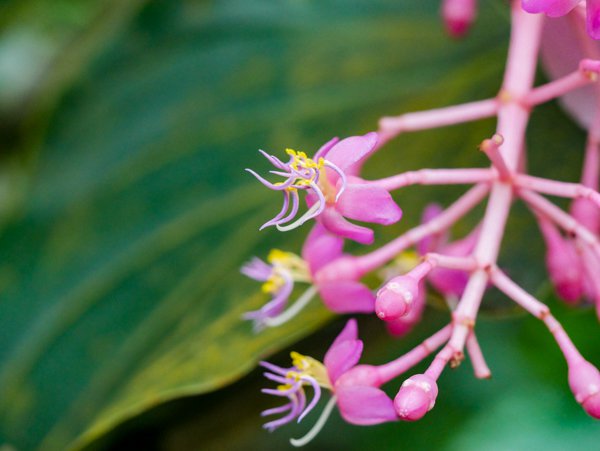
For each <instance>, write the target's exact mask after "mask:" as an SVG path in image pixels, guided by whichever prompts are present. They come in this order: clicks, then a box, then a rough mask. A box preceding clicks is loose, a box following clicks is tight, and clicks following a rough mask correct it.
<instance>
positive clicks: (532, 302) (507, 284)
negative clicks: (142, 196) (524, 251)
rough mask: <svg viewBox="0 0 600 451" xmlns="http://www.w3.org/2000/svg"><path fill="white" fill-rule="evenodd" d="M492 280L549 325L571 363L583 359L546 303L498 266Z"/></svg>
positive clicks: (493, 272) (492, 273)
mask: <svg viewBox="0 0 600 451" xmlns="http://www.w3.org/2000/svg"><path fill="white" fill-rule="evenodd" d="M491 280H492V282H493V284H494V285H495V286H496V287H497V288H498V289H499V290H500V291H502V292H503V293H504V294H506V295H507V296H508V297H509V298H511V299H512V300H513V301H515V302H516V303H517V304H519V305H520V306H521V307H523V308H524V309H525V310H527V311H528V312H529V313H531V314H532V315H534V316H536V317H537V318H539V319H541V320H542V321H543V322H544V324H546V326H547V327H548V329H549V330H550V332H551V333H552V335H553V336H554V338H555V340H556V342H557V343H558V346H559V347H560V349H561V351H562V352H563V354H564V355H565V358H566V359H567V362H568V363H569V365H571V364H574V363H575V362H577V361H578V360H583V357H582V356H581V354H580V353H579V351H578V350H577V348H576V347H575V345H574V344H573V342H572V341H571V339H570V338H569V336H568V335H567V333H566V332H565V330H564V329H563V328H562V326H561V325H560V323H559V322H558V321H556V319H555V318H554V317H553V316H552V315H551V314H550V310H549V309H548V307H547V306H546V305H544V304H543V303H541V302H540V301H538V300H537V299H535V298H534V297H533V296H531V295H530V294H529V293H527V292H526V291H525V290H524V289H523V288H521V287H519V286H518V285H517V284H516V283H514V282H513V281H512V280H510V279H509V278H508V277H507V276H506V275H505V274H504V273H502V271H500V270H499V269H498V268H493V269H492V270H491Z"/></svg>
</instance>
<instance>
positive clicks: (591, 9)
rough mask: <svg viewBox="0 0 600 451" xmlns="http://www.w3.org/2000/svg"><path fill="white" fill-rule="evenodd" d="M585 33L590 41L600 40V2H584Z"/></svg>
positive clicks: (595, 0) (589, 0) (592, 0)
mask: <svg viewBox="0 0 600 451" xmlns="http://www.w3.org/2000/svg"><path fill="white" fill-rule="evenodd" d="M586 10H587V12H586V25H587V32H588V34H589V35H590V36H591V37H592V39H600V0H587V1H586Z"/></svg>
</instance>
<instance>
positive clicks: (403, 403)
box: [394, 374, 438, 421]
mask: <svg viewBox="0 0 600 451" xmlns="http://www.w3.org/2000/svg"><path fill="white" fill-rule="evenodd" d="M437 395H438V387H437V384H436V382H435V380H433V379H432V378H431V377H429V376H426V375H425V374H416V375H414V376H412V377H410V378H409V379H407V380H405V381H404V383H403V384H402V387H400V391H398V394H397V395H396V398H395V399H394V408H395V409H396V413H397V414H398V416H399V417H400V419H401V420H405V421H417V420H420V419H421V418H423V417H424V416H425V414H426V413H427V412H429V411H430V410H431V409H433V406H434V405H435V399H436V398H437Z"/></svg>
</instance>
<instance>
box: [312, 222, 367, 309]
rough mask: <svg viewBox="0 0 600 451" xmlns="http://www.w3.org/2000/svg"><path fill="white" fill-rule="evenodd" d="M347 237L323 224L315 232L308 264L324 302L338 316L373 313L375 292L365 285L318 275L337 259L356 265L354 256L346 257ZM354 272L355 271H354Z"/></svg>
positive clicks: (335, 275)
mask: <svg viewBox="0 0 600 451" xmlns="http://www.w3.org/2000/svg"><path fill="white" fill-rule="evenodd" d="M343 246H344V240H343V238H340V237H339V236H336V235H333V234H331V233H329V232H328V230H327V229H326V228H325V227H324V226H323V225H321V224H316V225H315V226H314V227H313V229H312V230H311V232H310V234H309V235H308V238H307V239H306V242H305V243H304V247H303V249H302V257H303V258H304V259H305V260H306V261H307V262H308V266H309V268H310V271H311V274H312V277H313V280H315V284H316V286H317V289H318V290H319V294H320V295H321V298H322V299H323V303H324V304H325V305H326V306H327V308H329V309H330V310H331V311H333V312H336V313H371V312H372V311H373V309H374V306H375V296H374V295H373V292H372V291H371V290H370V289H369V288H368V287H367V286H366V285H364V284H362V283H361V282H359V281H357V280H354V279H347V278H341V277H339V276H338V275H337V274H334V275H331V277H329V278H323V277H318V276H317V273H318V272H319V271H320V270H321V269H323V267H325V266H326V265H327V264H329V263H331V262H333V261H334V260H341V259H343V260H341V261H345V262H347V264H348V265H350V266H351V265H352V257H344V256H342V248H343ZM350 272H352V271H350Z"/></svg>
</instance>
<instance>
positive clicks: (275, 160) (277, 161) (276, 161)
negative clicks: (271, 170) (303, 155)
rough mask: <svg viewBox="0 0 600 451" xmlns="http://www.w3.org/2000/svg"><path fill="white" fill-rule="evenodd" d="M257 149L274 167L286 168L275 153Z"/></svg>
mask: <svg viewBox="0 0 600 451" xmlns="http://www.w3.org/2000/svg"><path fill="white" fill-rule="evenodd" d="M258 151H259V152H260V153H261V154H262V156H264V157H265V158H266V159H267V160H269V163H271V164H272V165H273V166H275V167H276V168H279V169H283V170H285V169H287V165H286V164H285V163H284V162H283V161H281V160H280V159H279V158H277V157H276V156H275V155H269V154H268V153H267V152H265V151H264V150H262V149H258Z"/></svg>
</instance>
